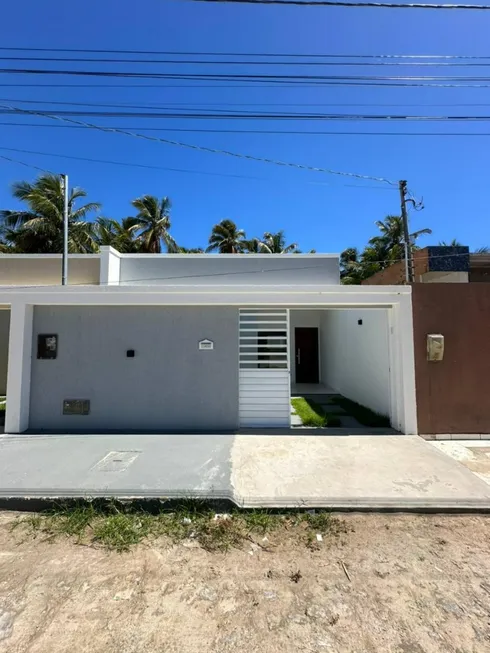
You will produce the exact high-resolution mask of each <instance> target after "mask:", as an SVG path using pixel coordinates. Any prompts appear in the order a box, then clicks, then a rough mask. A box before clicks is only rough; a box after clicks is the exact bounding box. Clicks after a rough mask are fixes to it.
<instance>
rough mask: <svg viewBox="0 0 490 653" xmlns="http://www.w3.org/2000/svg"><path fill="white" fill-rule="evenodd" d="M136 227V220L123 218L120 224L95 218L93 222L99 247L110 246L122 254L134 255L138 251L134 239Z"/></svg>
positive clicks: (106, 219) (115, 221)
mask: <svg viewBox="0 0 490 653" xmlns="http://www.w3.org/2000/svg"><path fill="white" fill-rule="evenodd" d="M137 226H138V221H137V219H136V218H124V219H123V220H122V222H119V221H118V220H114V219H113V218H102V217H100V218H97V220H96V222H95V237H96V239H97V243H98V244H99V246H101V245H110V246H111V247H114V249H117V251H118V252H121V253H122V254H135V253H136V252H139V249H140V243H139V242H138V240H137V237H136V232H137Z"/></svg>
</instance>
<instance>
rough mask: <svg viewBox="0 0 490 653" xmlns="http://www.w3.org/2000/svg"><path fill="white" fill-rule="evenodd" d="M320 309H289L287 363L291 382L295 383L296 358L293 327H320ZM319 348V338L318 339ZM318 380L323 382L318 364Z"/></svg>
mask: <svg viewBox="0 0 490 653" xmlns="http://www.w3.org/2000/svg"><path fill="white" fill-rule="evenodd" d="M321 315H322V311H315V310H294V309H293V310H291V311H290V312H289V364H290V367H291V383H296V359H295V351H296V347H295V344H296V343H295V340H294V338H295V329H296V327H316V328H317V329H320V328H321ZM319 344H320V349H321V340H320V343H319ZM320 382H323V374H322V369H321V366H320Z"/></svg>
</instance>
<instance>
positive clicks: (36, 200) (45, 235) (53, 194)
mask: <svg viewBox="0 0 490 653" xmlns="http://www.w3.org/2000/svg"><path fill="white" fill-rule="evenodd" d="M12 194H13V196H14V197H15V198H16V199H18V200H20V201H21V202H25V204H26V205H27V209H26V210H24V211H23V210H3V211H0V222H1V230H2V237H3V239H4V241H5V243H6V244H7V245H11V246H13V247H14V248H15V250H16V251H20V252H25V253H27V254H44V253H60V252H62V251H63V210H64V193H63V184H62V181H61V177H59V176H58V175H53V174H45V175H41V176H40V177H38V179H36V181H35V182H34V183H32V184H31V183H30V182H28V181H18V182H16V183H14V184H13V187H12ZM86 195H87V193H86V192H85V191H84V190H83V189H82V188H77V187H75V188H72V189H71V191H70V196H69V198H68V250H69V251H70V252H72V253H87V252H94V251H96V250H97V242H96V240H95V238H94V229H93V223H91V222H89V221H87V220H85V218H86V216H88V215H89V214H90V213H92V212H93V211H98V210H99V208H100V204H98V203H97V202H89V203H88V204H85V205H84V206H80V207H78V208H76V204H77V200H79V199H80V198H82V197H86Z"/></svg>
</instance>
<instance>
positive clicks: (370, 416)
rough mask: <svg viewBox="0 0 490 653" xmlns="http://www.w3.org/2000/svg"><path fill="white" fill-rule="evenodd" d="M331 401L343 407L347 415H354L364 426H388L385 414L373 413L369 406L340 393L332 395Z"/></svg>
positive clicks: (388, 421)
mask: <svg viewBox="0 0 490 653" xmlns="http://www.w3.org/2000/svg"><path fill="white" fill-rule="evenodd" d="M332 402H333V403H335V404H336V405H337V406H340V407H341V408H343V409H344V410H345V412H346V414H347V415H350V416H351V417H354V418H355V419H356V420H357V421H358V422H359V423H360V424H363V425H364V426H371V427H372V428H376V427H388V428H389V427H390V426H391V424H390V420H389V418H388V417H386V415H381V414H379V413H375V412H374V411H373V410H371V409H370V408H366V406H362V405H361V404H358V403H357V402H355V401H352V400H351V399H347V398H346V397H343V396H342V395H335V397H332Z"/></svg>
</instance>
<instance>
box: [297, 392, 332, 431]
mask: <svg viewBox="0 0 490 653" xmlns="http://www.w3.org/2000/svg"><path fill="white" fill-rule="evenodd" d="M291 404H292V406H293V408H294V410H295V412H296V414H297V415H298V416H299V417H300V419H301V421H302V422H303V426H316V427H325V426H340V425H341V421H340V419H339V418H338V417H336V416H335V415H331V414H330V413H326V412H325V411H324V410H323V408H322V407H321V406H320V405H319V404H317V403H315V402H314V401H312V400H311V399H306V398H305V397H295V398H294V399H291Z"/></svg>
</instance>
